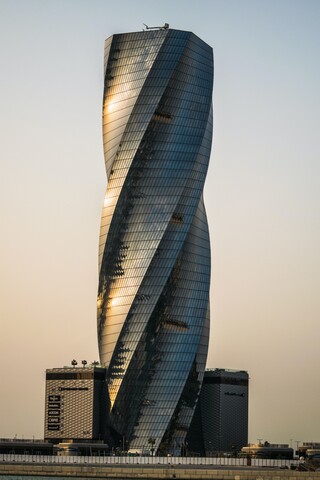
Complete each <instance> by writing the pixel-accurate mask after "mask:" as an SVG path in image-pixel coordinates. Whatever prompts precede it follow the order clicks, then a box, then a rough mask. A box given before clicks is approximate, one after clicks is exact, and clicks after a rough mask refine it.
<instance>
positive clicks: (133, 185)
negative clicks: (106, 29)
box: [98, 29, 213, 453]
mask: <svg viewBox="0 0 320 480" xmlns="http://www.w3.org/2000/svg"><path fill="white" fill-rule="evenodd" d="M212 86H213V55H212V49H211V47H209V46H208V45H207V44H205V43H204V42H203V41H202V40H200V39H199V38H198V37H197V36H195V35H194V34H193V33H191V32H184V31H180V30H171V29H159V30H148V31H145V32H138V33H126V34H121V35H113V36H112V37H110V38H109V39H107V40H106V44H105V88H104V97H103V139H104V152H105V165H106V172H107V178H108V186H107V191H106V195H105V201H104V208H103V213H102V221H101V235H100V256H99V269H100V274H99V292H98V341H99V350H100V360H101V363H102V365H104V366H106V367H107V369H108V370H107V384H108V392H109V399H110V405H109V418H108V424H109V427H110V429H111V430H112V431H113V432H116V433H117V434H119V435H121V437H122V438H123V439H125V441H126V446H127V447H129V448H131V449H141V450H145V449H146V448H148V446H149V447H150V445H151V446H152V449H154V450H155V451H158V452H159V453H161V452H163V453H165V452H178V451H179V449H180V446H181V445H182V444H183V442H184V439H185V436H186V433H187V431H188V428H189V425H190V422H191V419H192V416H193V412H194V408H195V405H196V403H197V398H198V394H199V389H200V387H201V382H202V378H203V373H204V369H205V363H206V357H207V349H208V337H209V286H210V244H209V233H208V225H207V220H206V213H205V208H204V204H203V196H202V195H203V186H204V182H205V178H206V174H207V169H208V162H209V156H210V150H211V139H212Z"/></svg>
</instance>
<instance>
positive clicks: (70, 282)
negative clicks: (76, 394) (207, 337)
mask: <svg viewBox="0 0 320 480" xmlns="http://www.w3.org/2000/svg"><path fill="white" fill-rule="evenodd" d="M164 22H168V23H169V24H170V27H171V28H177V29H181V30H191V31H193V32H194V33H195V34H196V35H198V36H199V37H200V38H202V39H203V40H204V41H206V42H207V43H209V44H210V45H211V46H212V47H213V49H214V55H215V86H214V146H213V152H212V156H211V164H210V168H209V172H208V177H207V182H206V187H205V203H206V207H207V213H208V222H209V228H210V234H211V244H212V285H211V305H212V306H211V342H210V349H209V356H208V363H207V366H208V367H211V368H215V367H219V368H235V369H245V370H248V372H249V374H250V410H249V414H250V415H249V417H250V424H249V440H250V441H251V442H255V441H256V440H257V438H263V439H267V440H269V441H270V442H273V443H276V442H279V443H280V442H286V443H289V442H290V439H294V440H299V441H320V416H319V403H320V382H319V380H318V373H317V372H318V371H319V364H320V348H319V340H320V322H319V317H320V315H319V314H320V289H319V284H320V282H319V273H320V255H319V245H320V211H319V210H320V189H319V176H320V175H319V174H320V162H319V159H320V134H319V124H320V93H319V92H320V89H319V85H320V54H319V53H320V52H319V50H320V48H319V45H320V27H319V24H320V2H319V1H317V0H314V1H313V0H197V1H194V0H184V1H183V0H161V1H159V0H157V1H154V0H135V1H132V0H122V1H114V0H113V1H111V0H0V62H1V63H0V65H1V75H0V86H1V88H0V149H1V150H0V151H1V157H0V158H1V176H0V209H1V212H0V219H1V247H0V262H1V263H0V265H1V268H0V289H1V290H0V291H1V307H0V308H1V316H0V319H1V335H0V361H1V383H0V385H1V395H0V437H13V436H14V435H15V434H17V436H18V437H22V436H24V438H32V436H33V435H34V436H35V437H39V438H41V437H43V417H44V388H45V385H44V372H45V369H46V368H51V367H60V366H62V365H67V364H70V361H71V360H72V359H73V358H76V359H78V361H81V360H82V359H86V360H88V361H93V360H96V359H98V350H97V335H96V291H97V281H98V267H97V255H98V237H99V225H100V213H101V208H102V204H103V196H104V189H105V184H106V178H105V170H104V159H103V148H102V137H101V108H102V106H101V102H102V92H103V46H104V39H105V38H107V37H108V36H110V35H112V34H113V33H120V32H127V31H137V30H141V29H142V28H143V23H147V24H148V25H162V24H164Z"/></svg>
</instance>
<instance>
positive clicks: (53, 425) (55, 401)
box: [47, 395, 61, 431]
mask: <svg viewBox="0 0 320 480" xmlns="http://www.w3.org/2000/svg"><path fill="white" fill-rule="evenodd" d="M60 406H61V395H49V396H48V411H47V428H48V430H50V431H57V430H60V414H61V410H60Z"/></svg>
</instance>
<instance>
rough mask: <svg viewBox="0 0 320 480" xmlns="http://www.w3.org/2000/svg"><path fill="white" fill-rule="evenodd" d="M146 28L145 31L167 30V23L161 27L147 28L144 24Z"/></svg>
mask: <svg viewBox="0 0 320 480" xmlns="http://www.w3.org/2000/svg"><path fill="white" fill-rule="evenodd" d="M143 25H144V26H145V27H146V30H168V28H169V23H165V24H164V25H163V26H162V27H148V25H146V24H145V23H144V24H143Z"/></svg>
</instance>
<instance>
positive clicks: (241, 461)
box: [0, 454, 298, 468]
mask: <svg viewBox="0 0 320 480" xmlns="http://www.w3.org/2000/svg"><path fill="white" fill-rule="evenodd" d="M0 462H4V463H35V464H50V465H52V464H73V465H86V464H89V465H167V466H172V465H177V466H178V465H203V466H208V467H250V466H249V465H248V463H247V459H246V458H228V457H221V458H217V457H136V456H132V457H130V456H121V457H120V456H119V457H118V456H62V455H61V456H55V455H29V454H26V455H19V454H0ZM297 463H298V462H297V461H294V460H278V459H277V460H276V459H264V458H253V459H251V466H253V467H269V468H281V467H282V468H285V467H288V468H290V466H291V465H292V464H297Z"/></svg>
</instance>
